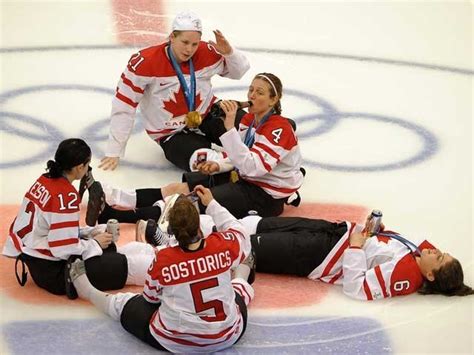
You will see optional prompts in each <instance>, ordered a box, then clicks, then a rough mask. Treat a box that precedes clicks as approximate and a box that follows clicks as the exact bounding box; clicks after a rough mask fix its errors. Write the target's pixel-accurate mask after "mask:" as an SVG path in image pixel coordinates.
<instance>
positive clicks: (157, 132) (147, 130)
mask: <svg viewBox="0 0 474 355" xmlns="http://www.w3.org/2000/svg"><path fill="white" fill-rule="evenodd" d="M174 131H176V129H173V128H165V129H159V130H158V131H151V130H149V129H146V133H148V134H168V133H171V132H174Z"/></svg>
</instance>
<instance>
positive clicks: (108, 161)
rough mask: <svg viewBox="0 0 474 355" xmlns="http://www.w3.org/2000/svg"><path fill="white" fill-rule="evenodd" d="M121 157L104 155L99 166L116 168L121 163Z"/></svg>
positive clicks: (107, 168)
mask: <svg viewBox="0 0 474 355" xmlns="http://www.w3.org/2000/svg"><path fill="white" fill-rule="evenodd" d="M119 160H120V158H119V157H103V158H102V160H101V161H100V164H99V168H101V169H104V170H115V168H116V167H117V166H118V164H119Z"/></svg>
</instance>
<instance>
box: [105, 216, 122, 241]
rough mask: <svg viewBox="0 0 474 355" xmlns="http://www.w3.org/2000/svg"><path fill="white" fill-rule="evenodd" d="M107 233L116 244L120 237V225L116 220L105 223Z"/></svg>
mask: <svg viewBox="0 0 474 355" xmlns="http://www.w3.org/2000/svg"><path fill="white" fill-rule="evenodd" d="M107 233H110V234H112V240H113V241H114V243H116V242H117V241H118V239H119V235H120V224H119V222H118V221H117V220H116V219H109V220H108V221H107Z"/></svg>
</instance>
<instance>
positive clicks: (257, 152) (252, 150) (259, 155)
mask: <svg viewBox="0 0 474 355" xmlns="http://www.w3.org/2000/svg"><path fill="white" fill-rule="evenodd" d="M250 151H251V152H254V153H255V154H257V156H258V157H259V158H260V161H261V162H262V165H263V167H264V168H265V170H267V171H268V172H270V171H272V167H271V166H270V165H268V163H267V162H266V161H265V159H264V158H263V156H262V153H260V152H259V151H258V150H257V149H255V148H250Z"/></svg>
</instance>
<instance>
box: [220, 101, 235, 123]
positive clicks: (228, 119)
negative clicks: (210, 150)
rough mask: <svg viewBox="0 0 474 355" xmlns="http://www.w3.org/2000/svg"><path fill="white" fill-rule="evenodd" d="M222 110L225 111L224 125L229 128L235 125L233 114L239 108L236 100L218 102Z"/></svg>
mask: <svg viewBox="0 0 474 355" xmlns="http://www.w3.org/2000/svg"><path fill="white" fill-rule="evenodd" d="M220 105H221V108H222V110H223V111H224V112H225V118H224V127H225V129H226V130H230V129H232V128H234V127H235V116H236V114H237V109H238V108H239V106H238V104H237V102H235V101H233V100H223V101H221V103H220Z"/></svg>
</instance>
